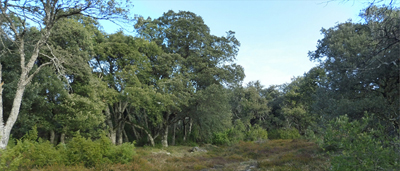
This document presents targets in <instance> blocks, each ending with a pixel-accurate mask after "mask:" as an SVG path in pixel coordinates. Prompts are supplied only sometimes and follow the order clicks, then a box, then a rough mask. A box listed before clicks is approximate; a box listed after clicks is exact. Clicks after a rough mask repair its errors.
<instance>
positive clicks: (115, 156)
mask: <svg viewBox="0 0 400 171" xmlns="http://www.w3.org/2000/svg"><path fill="white" fill-rule="evenodd" d="M36 139H37V131H36V127H34V128H33V130H31V131H29V132H28V134H27V135H25V136H24V137H23V138H22V139H21V140H17V144H16V145H15V146H14V147H12V148H10V147H8V148H7V150H5V151H1V156H0V157H1V158H0V170H21V169H22V170H28V169H31V168H33V167H44V166H50V165H82V164H83V165H84V166H85V167H94V166H98V165H103V164H110V163H114V164H115V163H122V164H125V163H128V162H131V161H132V160H133V157H134V155H135V146H134V143H124V144H122V145H120V146H115V145H113V144H112V143H111V141H110V139H109V138H107V137H106V136H105V135H102V136H101V138H100V139H98V140H96V141H92V140H91V139H86V138H84V137H82V136H81V135H80V134H79V133H78V134H77V135H76V136H75V137H73V138H72V140H71V141H70V142H69V143H68V144H59V145H58V146H57V147H54V145H53V144H51V143H50V142H49V141H43V140H41V139H39V140H38V141H36Z"/></svg>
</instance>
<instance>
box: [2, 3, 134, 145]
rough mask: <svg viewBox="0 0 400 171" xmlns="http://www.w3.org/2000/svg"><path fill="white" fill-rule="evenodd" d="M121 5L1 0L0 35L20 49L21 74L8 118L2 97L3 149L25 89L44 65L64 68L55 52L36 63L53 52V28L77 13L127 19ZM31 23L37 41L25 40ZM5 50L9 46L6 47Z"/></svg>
mask: <svg viewBox="0 0 400 171" xmlns="http://www.w3.org/2000/svg"><path fill="white" fill-rule="evenodd" d="M121 6H122V4H121V3H117V2H116V1H100V0H88V1H79V0H68V1H58V0H46V1H45V0H43V1H35V0H25V1H8V0H2V1H1V3H0V12H1V14H0V16H1V17H0V23H2V25H1V28H0V34H1V37H2V40H3V39H7V40H8V41H10V42H12V43H13V44H14V45H15V46H16V47H17V51H16V52H15V53H16V54H18V57H19V62H20V75H19V76H18V77H16V78H17V79H18V84H17V89H16V93H15V96H14V99H13V105H12V108H11V112H10V114H9V116H8V117H5V116H4V115H3V105H2V96H0V148H2V149H4V148H6V146H7V143H8V140H9V137H10V132H11V130H12V127H13V126H14V124H15V122H16V121H17V118H18V115H19V111H20V106H21V102H22V97H23V94H24V91H25V88H26V86H27V85H28V84H29V83H30V82H31V80H32V78H33V77H34V76H35V75H36V74H37V73H38V72H39V71H40V70H41V69H42V68H43V67H45V66H48V65H51V64H53V65H54V66H55V67H56V68H62V67H61V66H62V64H61V63H62V60H60V58H59V57H60V56H56V55H59V54H54V53H53V54H52V55H51V56H46V57H48V58H49V61H48V62H46V63H38V62H37V59H38V57H39V56H40V55H42V52H43V50H44V48H47V50H48V51H50V52H52V51H53V49H52V48H51V47H50V46H49V45H48V44H47V42H48V40H49V38H50V37H51V32H52V30H53V27H54V25H55V24H56V23H57V22H58V21H59V20H60V19H63V18H66V17H69V16H73V15H78V14H80V15H85V16H91V17H95V18H100V19H110V18H114V17H121V16H122V17H123V18H127V13H128V10H126V9H124V8H123V7H121ZM29 22H32V23H34V24H35V25H37V26H38V27H39V28H38V30H39V31H40V34H39V36H38V37H37V39H35V40H32V41H31V42H29V41H27V39H26V32H27V30H28V29H29V26H28V23H29ZM28 43H29V44H28ZM2 46H3V44H2ZM28 46H32V49H33V50H32V51H30V52H28V51H27V47H28ZM3 48H7V47H5V46H3ZM35 66H36V67H35ZM0 69H2V64H0ZM60 71H61V70H60ZM0 78H1V70H0ZM0 82H1V79H0ZM1 84H2V83H1ZM5 84H8V83H5ZM0 92H2V88H0ZM1 94H2V93H0V95H1Z"/></svg>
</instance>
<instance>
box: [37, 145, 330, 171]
mask: <svg viewBox="0 0 400 171" xmlns="http://www.w3.org/2000/svg"><path fill="white" fill-rule="evenodd" d="M191 148H192V147H188V146H171V147H168V148H151V147H137V149H136V153H137V154H138V155H136V156H135V157H134V159H133V162H131V163H128V164H114V165H104V166H96V167H95V168H91V169H88V168H85V167H84V166H73V167H70V166H69V167H65V166H48V167H44V168H41V169H38V170H107V171H111V170H113V171H118V170H148V171H153V170H154V171H158V170H162V171H169V170H170V171H180V170H182V171H183V170H203V169H207V170H209V171H212V170H222V171H229V170H232V171H234V170H247V169H249V168H252V170H260V171H261V170H275V171H278V170H282V171H283V170H285V171H286V170H293V171H295V170H305V171H307V170H313V171H314V170H316V171H318V170H329V167H330V162H329V158H328V156H327V155H326V154H324V153H323V152H322V151H321V150H320V149H319V148H318V146H317V145H316V144H315V143H313V142H309V141H306V140H269V141H264V142H239V143H238V144H235V145H232V146H219V147H217V146H214V145H204V146H202V147H201V148H203V149H206V150H207V152H194V153H191V152H189V151H190V149H191Z"/></svg>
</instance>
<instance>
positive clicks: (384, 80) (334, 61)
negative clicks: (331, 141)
mask: <svg viewBox="0 0 400 171" xmlns="http://www.w3.org/2000/svg"><path fill="white" fill-rule="evenodd" d="M399 15H400V11H399V9H398V8H395V7H387V6H382V7H376V6H371V7H369V8H367V9H365V10H364V11H363V12H362V13H361V14H360V16H361V17H362V18H363V19H364V21H363V22H361V23H353V22H351V21H348V22H345V23H340V24H338V25H336V26H335V27H332V28H329V29H322V33H323V34H324V38H323V39H321V40H319V41H318V45H317V50H315V51H313V52H309V57H310V59H311V60H314V61H319V62H321V67H322V68H323V69H324V70H325V72H326V76H327V81H326V82H323V83H321V87H322V88H321V89H319V90H318V91H317V93H318V96H317V97H318V99H317V100H316V105H314V107H315V108H314V111H317V112H318V113H319V114H320V115H321V116H323V117H326V118H334V117H337V116H339V115H344V114H348V115H349V117H350V119H361V118H362V117H363V115H364V111H368V112H370V113H375V115H376V116H377V118H379V120H380V121H382V122H384V123H385V124H387V125H388V127H387V128H388V131H389V132H391V131H394V130H398V128H399V122H400V120H399V119H400V118H399V103H398V102H399V97H400V94H399V91H398V90H399V86H400V85H399V79H400V76H399V65H400V61H399V57H398V54H400V46H399V45H400V38H399V36H400V17H399Z"/></svg>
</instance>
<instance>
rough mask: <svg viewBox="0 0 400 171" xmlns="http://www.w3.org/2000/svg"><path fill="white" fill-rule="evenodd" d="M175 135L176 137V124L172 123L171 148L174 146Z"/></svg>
mask: <svg viewBox="0 0 400 171" xmlns="http://www.w3.org/2000/svg"><path fill="white" fill-rule="evenodd" d="M175 135H176V123H174V126H173V127H172V142H171V145H172V146H175Z"/></svg>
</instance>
